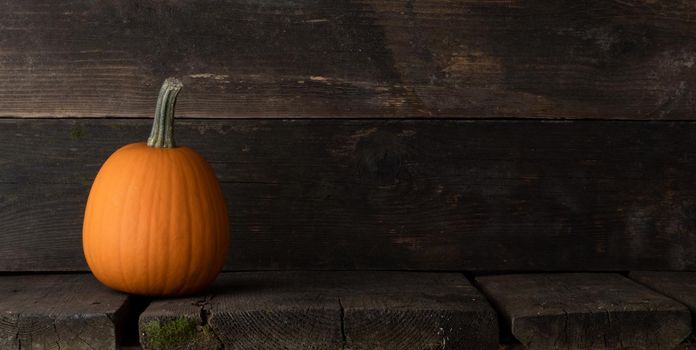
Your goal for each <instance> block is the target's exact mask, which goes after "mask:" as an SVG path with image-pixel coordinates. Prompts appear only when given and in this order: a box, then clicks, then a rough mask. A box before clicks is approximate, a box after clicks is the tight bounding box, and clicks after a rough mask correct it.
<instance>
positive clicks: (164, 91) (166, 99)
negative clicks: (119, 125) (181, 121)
mask: <svg viewBox="0 0 696 350" xmlns="http://www.w3.org/2000/svg"><path fill="white" fill-rule="evenodd" d="M182 87H184V84H182V83H181V81H179V79H177V78H167V79H166V80H165V81H164V83H162V88H160V92H159V96H158V97H157V107H155V120H154V121H153V122H152V131H151V132H150V137H149V138H148V139H147V145H148V146H150V147H155V148H173V147H176V145H175V144H174V106H175V105H176V95H178V94H179V91H181V88H182Z"/></svg>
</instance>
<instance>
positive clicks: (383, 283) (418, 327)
mask: <svg viewBox="0 0 696 350" xmlns="http://www.w3.org/2000/svg"><path fill="white" fill-rule="evenodd" d="M339 280H340V281H341V289H342V290H341V295H340V302H341V306H342V309H343V329H344V333H345V336H346V348H347V349H352V350H372V349H383V350H388V349H393V350H398V349H497V348H498V320H497V316H496V314H495V311H493V309H492V308H491V306H490V305H489V304H488V302H487V301H486V299H485V297H484V296H483V295H481V293H480V292H478V291H477V290H476V289H475V288H474V287H473V286H472V285H471V283H469V281H468V280H467V279H466V278H464V277H463V276H461V275H459V274H451V273H413V272H411V273H396V272H382V273H346V274H345V275H344V276H341V278H340V279H339Z"/></svg>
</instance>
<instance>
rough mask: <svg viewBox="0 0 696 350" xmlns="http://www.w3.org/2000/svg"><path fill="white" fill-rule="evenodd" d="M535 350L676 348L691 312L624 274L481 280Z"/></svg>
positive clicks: (684, 334)
mask: <svg viewBox="0 0 696 350" xmlns="http://www.w3.org/2000/svg"><path fill="white" fill-rule="evenodd" d="M476 281H477V282H478V284H479V285H480V287H481V289H482V290H483V292H484V293H485V294H487V296H488V297H489V298H490V299H491V301H492V302H493V304H494V305H497V307H498V311H499V312H500V314H501V315H502V316H501V317H504V318H505V321H506V322H507V324H508V325H509V326H510V327H511V331H512V334H513V335H514V336H515V338H517V340H519V341H520V342H521V343H522V344H523V345H525V346H526V347H527V348H529V349H577V348H586V349H590V348H591V349H602V348H611V349H613V348H640V349H673V348H674V347H675V346H677V345H678V344H679V343H680V342H681V341H683V340H684V339H685V338H686V337H687V336H688V335H689V334H690V333H691V316H690V314H689V310H688V309H687V308H686V307H685V306H683V305H681V304H679V303H678V302H676V301H674V300H672V299H670V298H667V297H665V296H663V295H661V294H658V293H656V292H654V291H651V290H649V289H648V288H645V287H643V286H641V285H639V284H637V283H635V282H633V281H631V280H629V279H627V278H625V277H623V276H621V275H619V274H611V273H568V274H526V275H503V276H486V277H478V278H477V279H476Z"/></svg>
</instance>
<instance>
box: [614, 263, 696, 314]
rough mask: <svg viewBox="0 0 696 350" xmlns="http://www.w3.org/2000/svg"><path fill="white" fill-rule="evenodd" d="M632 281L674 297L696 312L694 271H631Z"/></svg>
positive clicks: (695, 279) (695, 273) (695, 277)
mask: <svg viewBox="0 0 696 350" xmlns="http://www.w3.org/2000/svg"><path fill="white" fill-rule="evenodd" d="M628 276H629V277H630V278H631V279H633V280H634V281H636V282H638V283H640V284H643V285H645V286H647V287H649V288H651V289H654V290H656V291H658V292H660V293H662V294H665V295H667V296H669V297H670V298H674V299H675V300H677V301H679V302H680V303H682V304H684V305H686V306H688V307H689V309H690V310H691V312H692V313H693V314H696V272H673V271H633V272H631V273H630V274H629V275H628Z"/></svg>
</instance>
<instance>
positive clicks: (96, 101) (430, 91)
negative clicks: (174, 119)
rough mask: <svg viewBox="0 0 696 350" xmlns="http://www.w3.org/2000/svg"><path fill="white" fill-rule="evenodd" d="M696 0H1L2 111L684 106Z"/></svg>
mask: <svg viewBox="0 0 696 350" xmlns="http://www.w3.org/2000/svg"><path fill="white" fill-rule="evenodd" d="M694 18H696V5H695V3H694V2H693V1H689V0H676V1H652V0H623V1H590V2H587V1H584V2H577V1H573V0H566V1H554V2H548V1H539V0H536V1H523V0H510V1H486V0H468V1H448V0H425V1H384V0H379V1H377V0H340V1H333V0H323V1H297V0H291V1H280V2H279V1H275V2H273V1H271V2H269V1H261V2H255V1H212V0H205V1H183V0H174V1H151V0H150V1H137V0H125V1H108V0H58V1H56V0H34V1H23V0H9V1H2V2H0V23H2V26H0V62H1V63H2V68H0V106H1V108H0V115H3V116H20V117H36V116H59V117H65V116H76V117H101V116H120V117H134V116H149V115H151V114H152V111H153V108H154V107H153V101H154V98H155V95H156V93H157V88H158V86H159V84H160V82H161V81H162V80H163V79H164V78H165V77H166V76H169V75H177V76H180V77H183V78H184V79H185V83H186V85H187V87H186V90H185V91H184V92H183V94H182V98H181V101H180V104H179V113H180V115H182V116H188V117H244V116H261V117H268V116H271V117H273V116H290V117H296V116H304V117H315V116H329V117H355V116H360V117H375V116H377V117H409V116H410V117H414V116H415V117H431V116H452V117H473V118H478V117H548V118H557V117H560V118H621V119H626V118H628V119H663V118H669V119H693V116H694V113H693V111H694V109H695V108H696V93H695V92H694V91H695V90H694V88H695V84H696V66H695V65H694V62H696V55H695V54H694V51H695V50H696V39H695V38H694V35H695V34H696V29H695V28H696V25H695V23H694V21H695V20H694Z"/></svg>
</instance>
